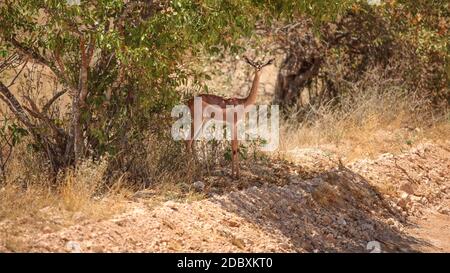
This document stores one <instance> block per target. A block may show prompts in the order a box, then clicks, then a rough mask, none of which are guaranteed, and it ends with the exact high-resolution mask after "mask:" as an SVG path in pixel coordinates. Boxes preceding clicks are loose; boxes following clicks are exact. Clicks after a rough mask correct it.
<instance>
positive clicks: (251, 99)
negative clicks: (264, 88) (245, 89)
mask: <svg viewBox="0 0 450 273" xmlns="http://www.w3.org/2000/svg"><path fill="white" fill-rule="evenodd" d="M260 77H261V70H256V71H255V77H254V78H253V83H252V88H251V89H250V93H249V94H248V96H247V97H246V98H245V99H244V107H247V106H249V105H253V104H255V102H256V98H257V96H258V86H259V78H260Z"/></svg>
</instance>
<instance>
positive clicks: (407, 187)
mask: <svg viewBox="0 0 450 273" xmlns="http://www.w3.org/2000/svg"><path fill="white" fill-rule="evenodd" d="M400 190H401V191H404V192H405V193H407V194H414V193H415V191H416V186H415V185H413V184H412V183H411V182H405V183H403V184H402V185H401V186H400Z"/></svg>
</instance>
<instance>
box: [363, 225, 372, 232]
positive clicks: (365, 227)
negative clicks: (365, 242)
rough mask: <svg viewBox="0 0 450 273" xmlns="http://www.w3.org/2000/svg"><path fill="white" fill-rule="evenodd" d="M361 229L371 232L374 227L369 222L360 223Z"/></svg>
mask: <svg viewBox="0 0 450 273" xmlns="http://www.w3.org/2000/svg"><path fill="white" fill-rule="evenodd" d="M361 230H363V231H367V232H373V231H374V227H373V225H371V224H369V223H364V224H362V225H361Z"/></svg>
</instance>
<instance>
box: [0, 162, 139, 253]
mask: <svg viewBox="0 0 450 273" xmlns="http://www.w3.org/2000/svg"><path fill="white" fill-rule="evenodd" d="M24 157H26V156H24ZM21 159H24V158H15V160H14V161H15V162H14V163H15V164H12V166H11V168H10V170H9V171H10V174H9V175H8V179H7V181H5V182H3V183H2V184H0V249H2V247H4V248H6V249H7V250H10V251H27V250H28V249H29V247H31V246H27V245H26V244H25V243H23V241H26V237H27V236H32V235H33V234H37V233H39V232H49V231H56V230H58V229H60V228H62V227H64V226H69V225H73V224H77V223H78V222H80V221H84V220H86V221H99V220H103V219H107V218H109V217H111V216H112V215H115V214H117V213H119V212H121V211H123V209H124V208H125V204H126V203H125V201H126V199H127V198H128V197H129V196H130V195H131V193H130V191H129V190H127V189H126V188H125V187H124V186H123V183H122V182H121V180H119V181H117V182H116V183H115V184H113V185H112V186H111V187H106V185H105V183H104V181H105V180H104V174H105V171H106V167H107V163H106V160H101V161H99V162H93V161H86V162H84V163H83V164H81V165H80V166H79V167H78V168H77V169H76V170H68V171H67V172H66V173H65V174H61V175H60V176H58V177H57V181H52V180H51V179H50V178H49V177H46V175H45V173H46V172H45V171H43V169H40V168H38V166H35V165H33V164H31V165H28V166H27V165H23V163H24V162H22V164H20V162H21ZM35 160H36V159H35ZM28 162H33V163H35V162H36V161H28ZM40 167H42V166H40ZM55 185H56V186H55Z"/></svg>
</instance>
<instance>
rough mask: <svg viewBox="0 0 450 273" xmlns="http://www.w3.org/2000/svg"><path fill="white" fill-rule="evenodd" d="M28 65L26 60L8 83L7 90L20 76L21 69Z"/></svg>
mask: <svg viewBox="0 0 450 273" xmlns="http://www.w3.org/2000/svg"><path fill="white" fill-rule="evenodd" d="M27 64H28V59H26V60H25V62H24V64H23V66H22V68H21V69H20V70H19V73H17V74H16V76H15V77H14V79H12V81H11V82H10V83H9V85H8V86H7V87H8V88H10V87H11V86H12V85H13V84H14V83H15V81H16V80H17V78H18V77H19V75H20V74H22V71H23V69H24V68H25V66H26V65H27Z"/></svg>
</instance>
